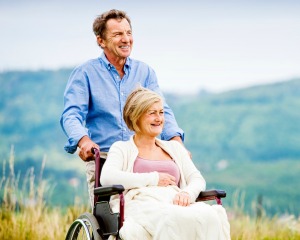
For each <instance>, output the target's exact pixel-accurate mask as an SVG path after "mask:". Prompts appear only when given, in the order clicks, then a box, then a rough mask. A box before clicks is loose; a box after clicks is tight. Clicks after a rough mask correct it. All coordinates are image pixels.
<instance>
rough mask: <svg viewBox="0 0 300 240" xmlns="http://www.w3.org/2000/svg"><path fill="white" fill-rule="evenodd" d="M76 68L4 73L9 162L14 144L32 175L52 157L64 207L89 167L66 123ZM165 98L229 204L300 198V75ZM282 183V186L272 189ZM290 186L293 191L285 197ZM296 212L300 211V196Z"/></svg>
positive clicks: (2, 120)
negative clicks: (240, 194)
mask: <svg viewBox="0 0 300 240" xmlns="http://www.w3.org/2000/svg"><path fill="white" fill-rule="evenodd" d="M70 73H71V69H61V70H57V71H48V70H41V71H9V72H2V73H0V84H1V88H0V134H1V137H0V158H1V160H2V159H3V160H6V161H7V160H8V158H9V153H10V149H11V146H12V145H13V146H14V149H15V159H16V164H15V165H16V169H17V170H18V171H21V172H23V173H24V172H26V169H25V168H28V167H31V166H33V167H35V168H37V169H39V168H40V165H41V161H42V159H43V157H44V155H46V156H47V164H46V169H47V171H45V177H49V178H51V179H52V180H51V181H52V182H53V183H55V184H56V192H55V191H54V193H53V195H54V196H53V199H52V201H53V202H54V203H56V204H68V203H71V202H72V201H73V200H74V195H72V194H71V193H70V195H67V194H64V200H62V199H61V196H60V197H58V195H59V194H60V193H61V192H64V191H66V190H65V189H66V188H68V187H69V188H70V185H69V181H70V179H73V178H78V179H80V180H81V181H83V182H84V169H85V167H84V164H83V163H82V162H81V161H80V160H79V159H78V157H77V156H76V155H70V154H67V153H65V152H64V150H63V146H64V144H65V141H66V137H65V136H64V134H63V133H62V130H61V129H60V125H59V118H60V114H61V112H62V109H63V92H64V88H65V85H66V83H67V80H68V77H69V75H70ZM165 96H166V99H167V102H168V103H169V105H170V106H171V107H172V109H173V111H174V113H175V115H176V118H177V121H178V123H179V125H180V126H181V127H182V128H183V129H184V131H185V145H186V147H187V148H188V149H189V150H190V151H191V152H192V154H193V161H194V162H195V164H196V165H197V166H198V167H199V168H200V169H201V171H202V173H203V174H204V176H205V178H206V179H207V182H208V187H222V188H225V189H226V190H227V191H228V193H229V194H228V198H227V201H228V203H230V202H231V201H233V200H234V199H232V198H233V196H234V192H235V191H237V190H240V191H246V192H247V193H249V194H250V195H251V197H250V198H247V200H245V202H246V204H248V207H247V209H251V204H252V201H255V199H256V197H257V196H258V195H259V194H261V193H263V195H264V196H265V195H266V196H265V199H266V201H267V202H268V208H269V209H268V210H269V211H270V212H271V213H275V212H276V211H277V210H278V209H280V211H282V212H284V211H286V210H287V209H286V205H285V201H288V200H289V199H291V198H296V197H297V198H299V197H300V194H299V193H298V192H297V191H296V190H293V188H294V187H295V189H296V188H297V186H296V181H294V180H293V179H294V178H295V179H296V178H298V177H297V176H298V173H297V171H296V170H298V169H299V170H300V148H299V146H300V124H299V122H300V111H299V110H298V109H300V79H292V80H290V81H283V82H278V83H274V84H268V85H260V86H254V87H250V88H245V89H240V90H235V91H228V92H224V93H219V94H211V93H205V94H204V93H203V92H201V94H200V92H199V95H193V96H188V95H186V96H185V95H184V96H183V95H176V94H169V93H166V94H165ZM285 164H288V166H287V167H285V166H286V165H285ZM277 166H281V167H280V168H279V167H278V168H277ZM288 167H289V168H291V169H293V170H294V171H289V168H288ZM272 169H273V170H272ZM237 176H238V177H237ZM267 176H268V177H267ZM241 179H243V181H241ZM262 179H263V181H262V182H261V181H259V180H262ZM271 179H273V182H272V181H271ZM254 180H255V181H254ZM274 183H276V188H267V187H266V186H268V184H270V185H272V184H274ZM266 184H267V185H266ZM81 185H82V186H81V187H82V188H83V187H84V186H85V183H84V184H81ZM277 185H278V186H277ZM287 185H289V187H290V188H289V191H288V194H280V193H282V192H283V191H285V186H287ZM69 190H70V189H69ZM70 191H71V190H70ZM72 191H73V190H72ZM74 194H75V193H74ZM275 196H276V201H277V202H276V203H274V199H273V197H275ZM278 196H280V197H278ZM291 196H292V197H291ZM289 201H290V200H289ZM62 202H63V203H62ZM270 202H271V204H270ZM279 202H280V204H279ZM278 204H279V205H278ZM295 206H296V207H295ZM276 209H277V210H276ZM290 209H292V211H294V212H300V207H299V206H298V205H296V199H295V202H292V203H290V204H289V207H288V210H290Z"/></svg>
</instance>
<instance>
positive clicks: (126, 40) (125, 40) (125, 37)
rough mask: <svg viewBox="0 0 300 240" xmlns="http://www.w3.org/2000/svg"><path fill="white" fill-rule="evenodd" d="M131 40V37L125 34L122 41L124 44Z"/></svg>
mask: <svg viewBox="0 0 300 240" xmlns="http://www.w3.org/2000/svg"><path fill="white" fill-rule="evenodd" d="M129 39H130V37H129V36H128V34H127V33H126V32H125V33H124V34H123V37H122V40H123V41H124V42H129Z"/></svg>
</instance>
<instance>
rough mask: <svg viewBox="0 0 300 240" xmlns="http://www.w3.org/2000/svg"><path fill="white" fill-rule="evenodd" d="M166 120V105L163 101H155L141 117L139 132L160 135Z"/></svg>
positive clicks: (153, 135) (154, 135)
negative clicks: (164, 105)
mask: <svg viewBox="0 0 300 240" xmlns="http://www.w3.org/2000/svg"><path fill="white" fill-rule="evenodd" d="M164 122H165V117H164V107H163V104H162V102H161V101H159V102H156V103H154V104H153V105H152V106H151V107H150V108H149V109H148V110H147V111H146V112H145V113H144V114H143V115H142V116H141V118H140V119H139V121H138V122H137V125H138V126H139V128H140V131H139V133H140V134H143V135H147V136H151V137H156V136H158V135H159V134H160V133H161V132H162V129H163V126H164Z"/></svg>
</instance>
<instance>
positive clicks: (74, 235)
mask: <svg viewBox="0 0 300 240" xmlns="http://www.w3.org/2000/svg"><path fill="white" fill-rule="evenodd" d="M93 151H94V155H95V166H96V169H95V188H94V206H93V212H92V213H89V212H86V213H83V214H81V215H80V216H79V217H78V218H77V219H76V220H75V221H74V222H73V223H72V225H71V226H70V228H69V230H68V232H67V235H66V238H65V239H66V240H73V239H74V240H75V239H87V240H105V239H108V238H109V236H110V235H113V236H116V239H120V238H119V230H120V228H121V227H122V225H123V222H124V206H125V201H124V194H123V191H124V190H125V189H124V187H123V186H122V185H112V186H101V184H100V174H101V169H102V165H103V164H104V163H101V160H100V152H99V150H98V149H93ZM101 164H102V165H101ZM115 194H119V197H120V208H119V209H120V212H118V213H112V211H111V209H110V206H109V199H110V197H111V196H112V195H115ZM225 197H226V192H225V191H223V190H215V189H214V190H206V191H202V192H200V194H199V196H198V197H197V199H196V201H197V202H198V201H209V200H215V201H216V203H217V204H219V205H222V200H221V199H222V198H225Z"/></svg>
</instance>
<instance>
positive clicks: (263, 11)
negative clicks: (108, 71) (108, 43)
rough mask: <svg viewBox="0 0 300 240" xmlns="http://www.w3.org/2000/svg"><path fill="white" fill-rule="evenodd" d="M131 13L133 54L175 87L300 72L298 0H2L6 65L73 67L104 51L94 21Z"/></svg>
mask: <svg viewBox="0 0 300 240" xmlns="http://www.w3.org/2000/svg"><path fill="white" fill-rule="evenodd" d="M112 8H116V9H120V10H124V11H126V12H127V14H128V15H129V16H130V18H131V21H132V27H133V37H134V46H133V51H132V54H131V57H133V58H135V59H138V60H141V61H143V62H146V63H147V64H148V65H150V66H151V67H152V68H153V69H154V70H155V72H156V74H157V77H158V79H159V84H160V87H161V88H162V89H163V90H164V91H169V92H170V91H171V92H176V93H197V92H199V91H200V90H201V89H204V90H207V91H212V92H222V91H227V90H232V89H238V88H244V87H248V86H253V85H258V84H268V83H272V82H277V81H285V80H289V79H292V78H299V77H300V1H298V0H264V1H261V0H251V1H245V0H239V1H238V0H214V1H206V0H205V1H204V0H192V1H190V0H185V1H180V0H172V1H171V0H151V1H141V0H126V1H125V0H63V1H60V0H52V1H40V0H26V1H24V0H23V1H22V0H10V1H7V0H0V43H1V44H0V71H7V70H39V69H60V68H64V67H70V68H73V67H75V66H77V65H79V64H81V63H83V62H85V61H87V60H89V59H91V58H97V57H98V56H99V55H100V54H101V52H102V51H101V49H100V48H99V47H98V46H97V44H96V39H95V36H94V34H93V32H92V23H93V21H94V19H95V18H96V17H97V15H100V14H101V13H102V12H104V11H107V10H110V9H112Z"/></svg>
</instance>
